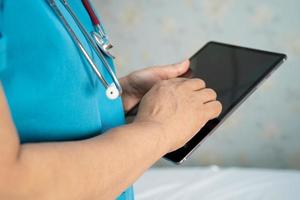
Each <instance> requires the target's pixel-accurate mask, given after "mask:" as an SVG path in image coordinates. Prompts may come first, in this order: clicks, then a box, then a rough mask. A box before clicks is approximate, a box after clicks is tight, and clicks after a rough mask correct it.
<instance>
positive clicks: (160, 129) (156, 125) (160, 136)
mask: <svg viewBox="0 0 300 200" xmlns="http://www.w3.org/2000/svg"><path fill="white" fill-rule="evenodd" d="M133 124H134V125H136V126H141V127H142V128H143V129H148V130H152V131H151V136H153V137H154V138H153V140H154V141H155V147H156V149H157V150H159V151H160V152H162V155H161V156H164V155H165V154H167V153H168V152H169V151H170V149H171V145H170V141H169V139H168V137H167V135H168V134H167V130H166V126H165V125H164V124H163V123H161V122H157V121H140V120H136V119H135V120H134V122H133Z"/></svg>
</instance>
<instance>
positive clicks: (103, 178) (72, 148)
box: [0, 123, 167, 200]
mask: <svg viewBox="0 0 300 200" xmlns="http://www.w3.org/2000/svg"><path fill="white" fill-rule="evenodd" d="M158 134H160V129H159V128H158V127H156V126H153V125H150V124H139V123H134V124H130V125H126V126H123V127H120V128H116V129H113V130H111V131H109V132H107V133H106V134H104V135H102V136H99V137H96V138H94V139H89V140H85V141H78V142H64V143H48V144H28V145H23V146H22V147H21V150H20V154H19V158H18V160H17V162H16V164H15V166H14V167H12V168H11V171H10V173H9V174H12V176H9V179H10V180H11V181H9V182H8V183H13V184H14V185H11V186H9V185H8V187H7V189H8V190H9V189H13V190H12V191H11V193H9V191H7V195H12V196H10V197H11V198H6V199H18V198H17V197H18V195H20V194H21V196H22V198H20V199H22V200H24V199H26V198H27V199H31V200H32V199H39V200H41V199H57V200H59V199H112V198H115V197H116V196H117V195H118V194H120V193H121V192H122V191H123V190H125V189H126V188H127V187H128V186H130V184H132V183H133V182H134V181H135V180H136V179H137V178H138V177H139V176H140V175H141V174H142V173H143V172H144V171H145V170H147V169H148V168H149V167H150V166H151V165H152V164H153V163H154V162H155V161H157V160H158V159H159V158H160V157H161V156H163V155H164V154H165V153H166V152H167V150H166V149H165V148H164V147H163V146H162V142H161V141H160V140H159V138H160V137H159V136H158ZM21 196H19V197H21ZM0 197H1V195H0ZM3 198H4V197H3ZM3 198H2V197H1V198H0V199H3ZM4 199H5V198H4Z"/></svg>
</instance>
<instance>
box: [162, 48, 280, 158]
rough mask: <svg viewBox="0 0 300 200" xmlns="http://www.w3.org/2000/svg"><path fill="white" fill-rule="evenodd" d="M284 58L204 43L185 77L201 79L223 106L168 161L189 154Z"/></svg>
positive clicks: (263, 52) (192, 59)
mask: <svg viewBox="0 0 300 200" xmlns="http://www.w3.org/2000/svg"><path fill="white" fill-rule="evenodd" d="M285 57H286V56H285V55H283V54H278V53H271V52H265V51H260V50H254V49H249V48H243V47H238V46H233V45H228V44H223V43H217V42H209V43H207V44H206V45H205V46H204V47H203V48H202V49H201V50H200V51H198V52H197V53H196V54H195V55H194V56H193V57H192V58H191V59H190V61H191V65H190V71H189V72H188V73H187V74H185V75H184V76H185V77H190V78H192V77H197V78H201V79H202V80H204V81H205V82H206V86H207V87H208V88H212V89H214V90H215V91H216V93H217V95H218V100H219V101H220V102H221V103H222V106H223V109H222V113H221V115H220V116H219V117H218V118H217V119H214V120H211V121H209V122H208V123H207V124H206V125H205V126H204V127H203V128H202V129H201V131H200V132H199V133H198V134H197V135H196V136H195V137H194V138H193V139H192V140H191V141H189V142H188V143H187V144H186V145H185V146H184V147H183V148H181V149H179V150H178V151H175V152H172V153H171V154H169V155H167V158H170V159H171V160H172V161H174V160H176V161H180V159H182V158H183V157H184V156H186V155H187V154H189V153H190V151H192V150H193V149H194V148H195V147H196V146H197V145H198V144H199V143H200V142H201V140H202V139H203V138H204V137H206V136H207V135H208V134H209V133H210V132H211V131H212V130H213V129H214V128H215V127H216V126H218V125H219V123H220V122H221V121H222V120H223V119H224V118H225V117H226V115H228V114H229V113H230V111H232V110H233V108H234V107H235V106H236V105H238V104H239V103H240V102H241V101H242V100H243V99H244V98H245V97H246V96H247V95H248V94H250V92H251V91H252V90H253V89H254V88H255V87H256V86H257V85H258V84H259V83H260V82H261V81H262V80H263V79H264V78H266V77H267V76H268V75H269V74H270V72H271V71H272V70H273V69H274V68H275V67H276V66H278V64H279V63H280V62H282V61H283V60H284V59H285Z"/></svg>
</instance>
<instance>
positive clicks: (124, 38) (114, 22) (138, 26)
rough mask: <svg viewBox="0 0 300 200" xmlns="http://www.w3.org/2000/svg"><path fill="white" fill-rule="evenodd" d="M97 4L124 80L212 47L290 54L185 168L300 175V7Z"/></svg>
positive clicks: (190, 1)
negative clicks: (219, 44) (232, 168)
mask: <svg viewBox="0 0 300 200" xmlns="http://www.w3.org/2000/svg"><path fill="white" fill-rule="evenodd" d="M94 2H95V4H96V7H97V9H98V11H99V12H100V13H101V15H102V18H103V22H104V24H105V26H106V29H107V31H108V33H109V34H110V37H111V39H112V40H113V41H114V43H115V46H116V48H115V53H116V55H117V56H118V58H117V65H118V70H119V74H120V75H125V74H127V73H129V72H131V71H133V70H135V69H140V68H143V67H144V66H151V65H158V64H166V63H173V62H176V61H179V60H182V59H183V58H188V57H189V56H190V55H192V54H193V53H194V52H196V51H197V50H198V49H199V48H200V47H201V46H203V45H204V44H205V43H206V42H207V41H210V40H217V41H222V42H227V43H234V44H239V45H244V46H250V47H255V48H261V49H266V50H271V51H278V52H284V53H286V54H288V56H289V59H288V61H287V62H286V63H285V64H284V65H283V66H282V67H281V68H280V69H279V70H277V71H276V72H275V73H274V74H273V75H272V76H271V77H270V78H269V79H268V80H267V81H266V82H265V83H264V84H263V85H262V87H260V88H259V89H258V90H257V91H256V92H255V93H254V94H253V95H252V96H251V97H250V98H249V99H248V100H247V101H246V102H245V103H244V104H243V105H242V106H241V107H240V108H239V109H238V110H237V111H236V112H235V113H234V114H233V115H232V116H231V117H230V118H229V119H228V120H227V121H226V122H225V124H224V125H222V126H221V127H220V128H219V129H218V130H217V131H216V132H215V133H214V135H213V136H211V137H210V138H209V139H208V140H206V142H205V143H204V144H203V145H202V146H201V147H200V148H199V149H198V150H197V152H196V153H195V154H194V155H193V156H192V157H191V159H190V160H188V161H187V162H186V163H185V165H184V166H190V165H193V166H198V165H210V164H217V165H221V166H247V167H271V168H297V169H300V144H299V143H300V103H299V102H300V78H299V76H300V11H299V8H300V1H297V0H286V1H282V0H265V1H259V0H252V1H245V0H240V1H237V0H202V1H201V0H181V1H180V0H173V1H166V0H139V1H134V0H123V1H117V0H114V1H112V0H102V1H100V0H98V1H97V0H94ZM165 165H169V164H168V163H167V162H165V161H160V162H159V163H158V164H157V166H165Z"/></svg>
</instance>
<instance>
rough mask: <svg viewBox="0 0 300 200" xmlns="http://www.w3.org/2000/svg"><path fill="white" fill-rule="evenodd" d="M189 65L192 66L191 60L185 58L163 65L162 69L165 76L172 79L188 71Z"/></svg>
mask: <svg viewBox="0 0 300 200" xmlns="http://www.w3.org/2000/svg"><path fill="white" fill-rule="evenodd" d="M189 66H190V61H189V60H185V61H183V62H180V63H176V64H172V65H166V66H163V67H162V68H161V69H162V70H163V72H164V76H165V77H166V78H167V79H171V78H177V77H179V76H181V75H183V74H184V73H185V72H187V71H188V69H189Z"/></svg>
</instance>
